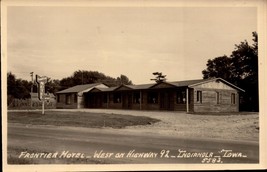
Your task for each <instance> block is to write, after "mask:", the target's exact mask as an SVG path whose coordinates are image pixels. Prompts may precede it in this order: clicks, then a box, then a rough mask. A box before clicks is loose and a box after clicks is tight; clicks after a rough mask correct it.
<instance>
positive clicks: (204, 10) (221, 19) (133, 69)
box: [7, 6, 257, 84]
mask: <svg viewBox="0 0 267 172" xmlns="http://www.w3.org/2000/svg"><path fill="white" fill-rule="evenodd" d="M256 10H257V9H256V8H254V7H63V6H61V7H60V6H57V7H51V6H16V7H15V6H13V7H8V8H7V71H11V72H12V73H13V74H15V75H16V77H17V78H22V79H25V80H31V77H30V72H34V74H38V75H40V76H48V77H49V78H52V79H62V78H64V77H69V76H71V75H72V74H73V72H74V71H77V70H91V71H99V72H102V73H104V74H105V75H108V76H111V77H118V76H120V75H121V74H123V75H126V76H127V77H128V78H129V79H130V80H132V82H133V83H134V84H145V83H151V82H153V81H151V80H150V79H151V78H153V75H152V73H153V72H162V73H163V74H164V75H167V81H180V80H190V79H201V78H202V70H204V69H205V68H206V64H207V61H208V60H209V59H213V58H215V57H219V56H223V55H228V56H229V55H230V54H231V52H232V51H233V50H234V48H235V44H238V43H240V42H241V41H244V40H248V41H249V42H251V40H252V32H253V31H257V11H256Z"/></svg>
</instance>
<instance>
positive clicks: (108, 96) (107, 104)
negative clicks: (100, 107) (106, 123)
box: [107, 93, 109, 109]
mask: <svg viewBox="0 0 267 172" xmlns="http://www.w3.org/2000/svg"><path fill="white" fill-rule="evenodd" d="M108 104H109V93H107V109H108Z"/></svg>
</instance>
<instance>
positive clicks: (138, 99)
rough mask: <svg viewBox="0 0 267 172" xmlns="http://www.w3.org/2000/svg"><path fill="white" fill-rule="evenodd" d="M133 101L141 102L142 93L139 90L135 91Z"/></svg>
mask: <svg viewBox="0 0 267 172" xmlns="http://www.w3.org/2000/svg"><path fill="white" fill-rule="evenodd" d="M133 103H136V104H137V103H140V93H139V92H136V93H134V95H133Z"/></svg>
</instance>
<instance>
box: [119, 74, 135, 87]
mask: <svg viewBox="0 0 267 172" xmlns="http://www.w3.org/2000/svg"><path fill="white" fill-rule="evenodd" d="M117 82H118V84H125V85H133V83H132V81H131V80H129V78H128V77H127V76H125V75H121V76H120V77H117Z"/></svg>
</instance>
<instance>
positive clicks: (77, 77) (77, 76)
mask: <svg viewBox="0 0 267 172" xmlns="http://www.w3.org/2000/svg"><path fill="white" fill-rule="evenodd" d="M91 83H103V84H106V85H107V86H110V87H111V86H118V85H121V84H132V81H131V80H130V79H129V78H128V77H127V76H125V75H120V77H117V78H116V79H115V78H112V77H110V76H106V75H105V74H103V73H100V72H97V71H85V70H83V71H81V70H78V71H75V72H74V73H73V75H72V76H70V77H67V78H63V79H62V80H60V86H61V87H60V90H62V89H66V88H69V87H73V86H75V85H82V84H91Z"/></svg>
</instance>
